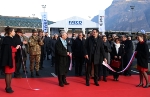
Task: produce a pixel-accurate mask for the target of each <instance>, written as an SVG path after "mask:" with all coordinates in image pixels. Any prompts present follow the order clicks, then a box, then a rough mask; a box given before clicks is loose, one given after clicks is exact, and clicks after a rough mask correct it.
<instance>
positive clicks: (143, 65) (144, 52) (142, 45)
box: [135, 34, 150, 88]
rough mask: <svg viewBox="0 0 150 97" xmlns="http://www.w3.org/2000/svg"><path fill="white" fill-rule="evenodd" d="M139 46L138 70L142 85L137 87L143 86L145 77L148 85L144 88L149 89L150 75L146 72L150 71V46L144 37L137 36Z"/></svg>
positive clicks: (137, 54) (137, 55)
mask: <svg viewBox="0 0 150 97" xmlns="http://www.w3.org/2000/svg"><path fill="white" fill-rule="evenodd" d="M137 39H138V41H139V42H138V44H137V47H136V50H135V51H136V55H135V57H136V59H137V69H138V70H139V77H140V84H139V85H137V87H141V86H143V85H144V84H143V77H144V78H145V80H146V85H145V86H144V88H148V87H149V86H150V83H149V80H148V75H147V73H146V71H148V59H149V49H148V45H147V44H146V42H145V39H144V35H142V34H138V36H137Z"/></svg>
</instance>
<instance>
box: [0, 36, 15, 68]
mask: <svg viewBox="0 0 150 97" xmlns="http://www.w3.org/2000/svg"><path fill="white" fill-rule="evenodd" d="M11 46H13V47H16V46H17V44H16V41H15V39H14V38H12V37H9V36H6V37H4V40H3V43H2V48H1V50H2V53H1V60H0V67H4V66H9V67H11V68H12V67H13V64H12V63H13V62H12V49H11Z"/></svg>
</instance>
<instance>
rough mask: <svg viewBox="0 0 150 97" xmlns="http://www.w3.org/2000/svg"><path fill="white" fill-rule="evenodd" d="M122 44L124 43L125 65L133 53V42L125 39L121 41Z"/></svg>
mask: <svg viewBox="0 0 150 97" xmlns="http://www.w3.org/2000/svg"><path fill="white" fill-rule="evenodd" d="M122 44H124V56H123V65H124V67H126V65H127V64H128V63H129V61H130V59H131V57H132V54H133V43H132V41H131V40H126V41H123V42H122Z"/></svg>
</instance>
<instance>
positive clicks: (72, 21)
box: [48, 16, 98, 34]
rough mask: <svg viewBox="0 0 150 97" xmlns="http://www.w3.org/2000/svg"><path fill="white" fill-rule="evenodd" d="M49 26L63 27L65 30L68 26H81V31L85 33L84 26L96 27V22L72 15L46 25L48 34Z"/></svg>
mask: <svg viewBox="0 0 150 97" xmlns="http://www.w3.org/2000/svg"><path fill="white" fill-rule="evenodd" d="M51 28H64V30H65V31H68V29H69V28H82V31H83V33H85V29H86V28H98V24H97V23H95V22H92V21H90V20H86V19H83V18H80V17H77V16H74V17H71V18H68V19H65V20H62V21H58V22H56V23H53V24H51V25H48V29H49V30H48V31H49V34H50V29H51Z"/></svg>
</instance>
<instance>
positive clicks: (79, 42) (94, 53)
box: [55, 29, 133, 87]
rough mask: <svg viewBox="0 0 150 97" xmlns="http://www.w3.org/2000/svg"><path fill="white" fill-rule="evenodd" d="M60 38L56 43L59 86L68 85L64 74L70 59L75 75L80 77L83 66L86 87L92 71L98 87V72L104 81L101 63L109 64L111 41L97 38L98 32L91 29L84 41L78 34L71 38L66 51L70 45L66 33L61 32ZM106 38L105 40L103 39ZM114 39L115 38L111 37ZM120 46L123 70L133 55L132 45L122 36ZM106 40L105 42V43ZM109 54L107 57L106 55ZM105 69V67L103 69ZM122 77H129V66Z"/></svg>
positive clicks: (104, 76)
mask: <svg viewBox="0 0 150 97" xmlns="http://www.w3.org/2000/svg"><path fill="white" fill-rule="evenodd" d="M60 34H61V37H60V38H59V39H58V41H57V42H56V46H55V51H56V60H57V63H56V65H57V66H56V67H55V68H56V74H58V81H59V86H61V87H63V86H64V85H68V84H69V83H68V82H67V81H66V74H67V72H68V69H69V64H68V62H69V58H68V57H72V58H73V60H75V75H77V76H81V75H82V66H83V64H86V65H85V75H86V86H90V83H89V82H90V75H91V73H92V70H93V74H94V75H93V79H94V83H95V85H96V86H99V83H98V81H99V80H100V76H101V74H100V72H101V70H102V69H103V71H104V72H103V73H105V74H103V80H104V81H105V82H107V80H106V76H107V75H106V72H105V71H106V70H107V69H104V66H103V65H102V62H103V61H104V62H106V63H107V62H108V64H110V61H111V59H110V56H111V46H112V45H113V44H114V41H113V39H112V40H111V41H108V40H107V37H106V36H103V37H101V36H99V31H98V30H97V29H93V30H92V32H91V34H90V36H89V37H87V39H86V40H85V39H84V38H83V34H82V33H79V34H78V37H76V38H72V45H71V49H72V52H70V50H69V49H68V48H69V47H70V44H68V38H67V33H66V32H64V31H62V32H61V33H60ZM105 38H106V39H105ZM113 38H114V39H115V37H113ZM120 39H121V41H122V42H121V45H123V47H124V54H123V59H122V66H123V67H122V69H123V68H125V67H126V66H127V64H128V62H129V61H130V58H131V56H132V54H133V43H132V41H131V40H128V39H127V36H126V35H122V37H121V38H120ZM105 40H106V41H105ZM108 54H109V55H108ZM105 68H106V67H105ZM124 75H126V76H128V75H129V76H131V66H130V67H129V68H128V69H127V70H126V71H125V72H124Z"/></svg>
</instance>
